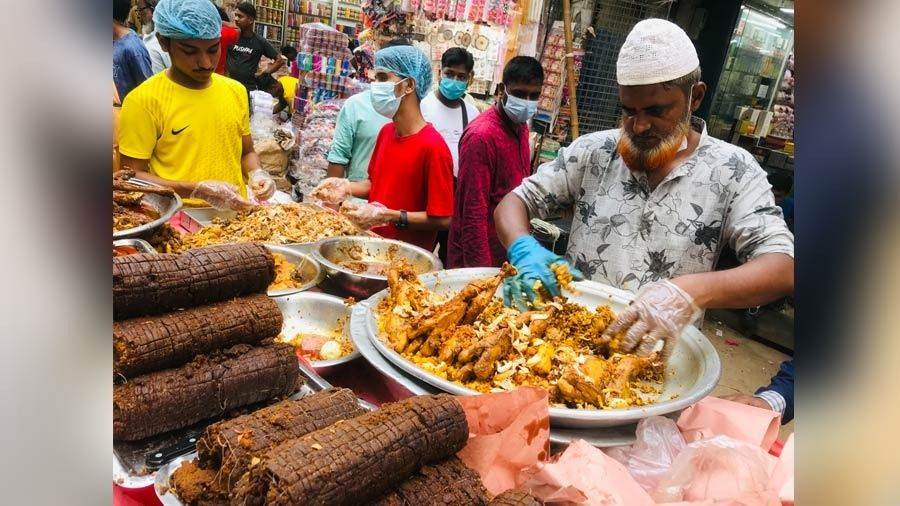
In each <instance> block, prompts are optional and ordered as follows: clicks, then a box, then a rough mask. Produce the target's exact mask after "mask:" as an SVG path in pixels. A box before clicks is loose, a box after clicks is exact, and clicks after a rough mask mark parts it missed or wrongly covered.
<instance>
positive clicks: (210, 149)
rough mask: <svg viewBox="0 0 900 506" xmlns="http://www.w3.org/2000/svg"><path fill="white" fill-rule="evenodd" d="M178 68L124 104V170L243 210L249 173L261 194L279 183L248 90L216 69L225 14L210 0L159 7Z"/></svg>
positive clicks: (159, 27) (162, 32)
mask: <svg viewBox="0 0 900 506" xmlns="http://www.w3.org/2000/svg"><path fill="white" fill-rule="evenodd" d="M153 22H154V25H155V27H156V32H157V37H158V38H159V42H160V45H161V46H162V48H163V49H164V50H165V51H166V52H167V53H169V56H170V57H171V59H172V66H171V67H170V68H169V69H167V70H166V71H165V72H160V73H158V74H156V75H154V76H152V77H150V78H149V79H147V80H146V81H144V82H143V83H142V84H141V85H140V86H138V87H137V88H135V89H134V90H132V92H131V93H129V94H128V96H127V97H126V99H125V102H124V103H123V104H122V112H121V119H120V133H119V152H120V153H121V165H122V168H125V169H131V170H134V171H135V172H136V173H137V175H138V177H140V178H141V179H145V180H148V181H150V182H154V183H158V184H162V185H165V186H169V187H171V188H173V189H174V190H175V191H176V192H178V194H179V195H181V196H183V197H185V198H186V200H185V204H187V205H203V204H204V202H206V203H208V204H209V205H212V206H214V207H217V208H227V209H243V208H247V207H250V206H252V204H251V203H250V201H248V200H247V199H246V196H247V190H246V187H245V183H244V181H245V176H246V178H247V179H248V182H249V185H250V187H251V188H252V190H253V194H254V196H255V197H256V199H257V200H267V199H268V198H269V197H271V196H272V195H273V194H274V192H275V183H274V181H273V180H272V178H271V177H270V176H269V175H268V173H266V171H265V170H263V169H262V168H261V164H260V160H259V156H258V155H257V154H256V152H255V151H254V150H253V140H252V138H251V137H250V120H249V104H248V103H247V92H246V90H245V89H244V87H243V86H241V85H240V83H238V82H237V81H234V80H232V79H229V78H226V77H223V76H221V75H219V74H215V73H214V72H213V71H214V70H215V67H216V62H217V61H218V58H219V51H220V48H219V45H220V44H219V37H220V31H221V20H220V18H219V13H218V12H217V11H216V8H215V6H214V5H213V4H212V3H211V2H209V0H162V1H161V2H159V4H158V5H157V6H156V9H155V11H154V12H153Z"/></svg>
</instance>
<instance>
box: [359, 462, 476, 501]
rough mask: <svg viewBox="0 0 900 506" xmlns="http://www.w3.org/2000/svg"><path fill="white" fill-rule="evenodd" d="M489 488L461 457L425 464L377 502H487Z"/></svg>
mask: <svg viewBox="0 0 900 506" xmlns="http://www.w3.org/2000/svg"><path fill="white" fill-rule="evenodd" d="M487 502H488V492H487V490H486V489H485V488H484V485H483V484H482V483H481V478H480V477H479V476H478V474H477V473H476V472H475V471H473V470H471V469H469V468H468V467H467V466H466V465H465V464H463V463H462V461H461V460H459V459H458V458H456V457H455V456H454V457H450V458H449V459H446V460H443V461H441V462H438V463H436V464H431V465H427V466H423V467H422V469H419V470H418V471H417V472H416V473H415V474H413V475H412V477H410V478H409V479H408V480H406V481H404V482H403V483H401V484H400V486H398V487H396V488H395V489H394V490H392V491H391V492H390V493H388V494H387V495H385V496H384V497H382V498H381V499H380V500H379V501H376V502H375V503H374V505H375V506H419V505H422V504H428V505H429V506H484V505H485V504H487Z"/></svg>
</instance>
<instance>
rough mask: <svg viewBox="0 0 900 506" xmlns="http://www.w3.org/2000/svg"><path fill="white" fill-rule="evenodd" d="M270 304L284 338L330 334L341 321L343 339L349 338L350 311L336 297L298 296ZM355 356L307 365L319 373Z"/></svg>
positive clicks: (352, 354)
mask: <svg viewBox="0 0 900 506" xmlns="http://www.w3.org/2000/svg"><path fill="white" fill-rule="evenodd" d="M273 300H274V301H275V303H276V304H278V307H279V308H280V309H281V315H282V317H283V318H284V326H283V327H282V329H281V334H282V335H283V336H284V337H286V338H289V337H293V336H294V335H295V334H298V333H301V332H304V333H312V334H321V335H328V334H331V333H332V332H333V331H334V329H335V328H336V327H337V326H338V325H340V324H341V321H340V320H341V319H342V318H343V319H344V322H343V333H344V336H346V337H347V338H348V339H349V338H350V307H349V306H348V305H347V304H345V303H344V300H343V299H341V298H339V297H335V296H333V295H327V294H324V293H318V292H298V293H294V294H291V295H285V296H283V297H275V298H274V299H273ZM359 356H360V354H359V350H356V349H354V350H353V351H352V352H351V353H350V354H349V355H345V356H343V357H340V358H336V359H334V360H317V361H311V363H312V365H313V367H315V369H316V371H317V372H319V373H322V372H325V371H327V370H328V369H331V368H334V367H338V366H341V365H342V364H346V363H347V362H350V361H351V360H355V359H357V358H359Z"/></svg>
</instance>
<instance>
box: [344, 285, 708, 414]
mask: <svg viewBox="0 0 900 506" xmlns="http://www.w3.org/2000/svg"><path fill="white" fill-rule="evenodd" d="M496 273H497V269H496V268H474V269H455V270H449V271H441V272H436V273H428V274H423V275H421V276H420V279H422V282H423V284H424V285H425V286H427V287H431V288H433V289H434V290H435V291H437V292H438V293H446V294H451V293H455V292H457V291H458V290H460V289H461V288H462V287H463V286H464V285H465V284H466V283H468V282H469V281H471V280H473V279H477V278H482V277H488V276H493V275H495V274H496ZM576 286H577V289H578V291H579V292H580V294H579V295H577V296H571V297H570V300H573V301H574V302H578V303H581V304H583V305H585V306H587V307H591V308H593V307H596V306H598V305H601V304H609V305H611V306H612V308H613V310H614V311H621V310H622V309H623V308H624V307H625V306H626V305H627V304H628V302H629V301H630V300H631V295H630V294H629V293H628V292H625V291H623V290H619V289H616V288H612V287H609V286H606V285H603V284H600V283H596V282H591V281H582V282H578V283H576ZM386 295H387V290H383V291H381V292H378V293H376V294H375V295H373V296H372V297H371V298H370V299H369V300H368V301H367V305H366V313H365V315H360V316H357V317H355V318H363V320H364V322H363V323H362V324H360V323H357V322H353V323H351V329H352V330H354V331H355V332H360V333H364V334H365V335H363V336H357V337H355V339H357V340H358V339H362V338H367V339H368V340H369V341H370V342H371V343H372V346H373V347H374V348H375V349H377V350H378V352H379V353H380V354H381V355H382V356H383V357H385V358H386V359H387V360H388V361H389V362H390V363H391V364H393V365H394V366H396V367H397V368H398V369H400V370H402V371H403V372H405V373H406V374H409V375H410V376H412V377H414V378H416V379H418V380H421V381H424V382H426V383H428V384H430V385H432V386H435V387H437V388H439V389H441V390H443V391H445V392H449V393H453V394H457V395H477V394H478V392H476V391H474V390H471V389H469V388H466V387H464V386H462V385H459V384H457V383H454V382H451V381H448V380H445V379H444V378H441V377H439V376H436V375H434V374H431V373H429V372H427V371H424V370H423V369H420V368H419V367H418V366H416V365H415V364H413V363H412V362H410V361H408V360H407V359H405V358H404V357H402V356H401V355H400V354H398V353H397V352H395V351H394V350H393V349H391V348H390V346H388V345H386V344H385V343H384V342H383V341H382V339H381V336H379V333H378V330H377V322H376V315H375V312H374V311H373V309H372V308H374V307H375V306H377V305H378V303H379V301H381V300H382V299H383V298H384V297H385V296H386ZM720 374H721V363H720V361H719V355H718V353H717V352H716V350H715V348H713V346H712V344H711V343H710V342H709V340H707V339H706V337H705V336H704V335H703V334H702V333H700V331H699V330H697V329H696V328H694V327H690V328H688V329H687V330H686V331H685V332H684V333H683V334H682V335H681V338H680V339H679V341H678V344H677V345H676V347H675V350H674V352H673V353H672V356H671V358H670V359H669V363H668V364H667V369H666V378H667V379H666V381H665V383H664V384H663V390H662V392H661V393H660V395H659V402H656V403H654V404H650V405H647V406H640V407H633V408H627V409H607V410H584V409H567V408H555V407H551V408H550V423H551V425H552V426H553V427H559V428H563V427H565V428H574V429H594V428H598V427H614V426H619V425H630V424H634V423H636V422H638V421H639V420H641V419H643V418H646V417H648V416H652V415H666V414H669V413H674V412H677V411H679V410H682V409H684V408H686V407H688V406H690V405H691V404H694V403H696V402H697V401H699V400H700V399H702V398H703V397H705V396H706V395H707V394H709V392H711V391H712V389H713V388H714V387H715V386H716V383H717V382H718V381H719V376H720Z"/></svg>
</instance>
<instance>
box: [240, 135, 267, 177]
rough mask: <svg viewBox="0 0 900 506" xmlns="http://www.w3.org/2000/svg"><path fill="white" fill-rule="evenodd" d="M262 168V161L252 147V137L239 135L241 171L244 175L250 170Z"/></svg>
mask: <svg viewBox="0 0 900 506" xmlns="http://www.w3.org/2000/svg"><path fill="white" fill-rule="evenodd" d="M261 168H262V161H260V159H259V154H258V153H257V152H256V150H255V149H254V148H253V137H252V136H250V135H249V134H248V135H244V136H242V137H241V172H242V173H243V174H244V177H247V176H249V175H250V173H251V172H253V171H254V170H257V169H261Z"/></svg>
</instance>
